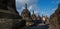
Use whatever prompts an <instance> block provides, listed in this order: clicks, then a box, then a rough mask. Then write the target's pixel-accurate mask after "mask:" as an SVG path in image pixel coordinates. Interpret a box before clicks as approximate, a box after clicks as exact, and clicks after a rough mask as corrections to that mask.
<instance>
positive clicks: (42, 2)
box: [16, 0, 60, 17]
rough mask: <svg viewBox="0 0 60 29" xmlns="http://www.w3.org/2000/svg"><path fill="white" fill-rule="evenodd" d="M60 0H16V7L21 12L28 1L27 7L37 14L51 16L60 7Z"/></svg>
mask: <svg viewBox="0 0 60 29" xmlns="http://www.w3.org/2000/svg"><path fill="white" fill-rule="evenodd" d="M59 2H60V0H16V9H17V11H18V12H19V14H21V12H22V11H23V9H24V8H25V3H27V8H28V10H29V11H30V12H31V14H32V12H33V10H34V13H35V14H36V15H40V16H42V15H46V16H48V17H49V16H50V15H51V14H53V13H54V11H55V10H56V9H57V8H58V4H59Z"/></svg>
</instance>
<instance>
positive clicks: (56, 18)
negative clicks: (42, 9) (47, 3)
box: [50, 4, 60, 29]
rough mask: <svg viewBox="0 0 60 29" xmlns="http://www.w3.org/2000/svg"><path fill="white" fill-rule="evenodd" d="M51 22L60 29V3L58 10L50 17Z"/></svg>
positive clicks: (56, 28) (55, 27)
mask: <svg viewBox="0 0 60 29" xmlns="http://www.w3.org/2000/svg"><path fill="white" fill-rule="evenodd" d="M50 24H51V25H52V26H53V27H54V29H60V4H59V5H58V8H57V10H56V11H55V13H53V14H52V15H51V17H50Z"/></svg>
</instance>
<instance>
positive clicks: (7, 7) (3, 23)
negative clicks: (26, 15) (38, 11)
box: [0, 0, 22, 29]
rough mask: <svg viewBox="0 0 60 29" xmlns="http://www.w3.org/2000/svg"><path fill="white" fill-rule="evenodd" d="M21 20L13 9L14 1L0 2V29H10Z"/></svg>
mask: <svg viewBox="0 0 60 29" xmlns="http://www.w3.org/2000/svg"><path fill="white" fill-rule="evenodd" d="M21 18H22V17H21V16H20V15H19V13H18V12H17V10H16V7H15V0H0V29H11V28H12V25H14V24H15V23H16V22H18V21H19V20H21Z"/></svg>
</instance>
